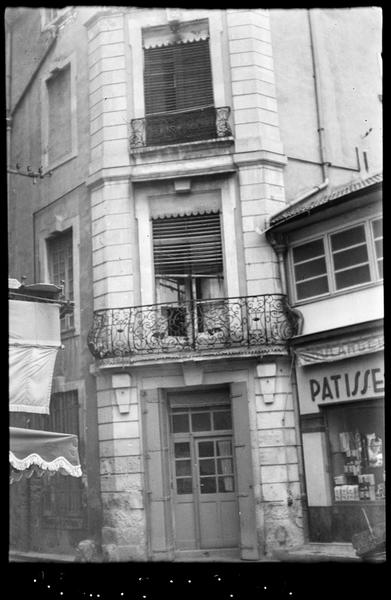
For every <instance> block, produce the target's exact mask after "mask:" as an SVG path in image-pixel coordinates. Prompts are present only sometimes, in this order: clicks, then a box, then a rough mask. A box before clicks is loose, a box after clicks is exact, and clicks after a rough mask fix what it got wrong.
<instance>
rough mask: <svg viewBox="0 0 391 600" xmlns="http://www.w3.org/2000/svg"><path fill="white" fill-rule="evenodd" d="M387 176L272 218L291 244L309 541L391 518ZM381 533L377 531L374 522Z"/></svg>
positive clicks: (340, 538)
mask: <svg viewBox="0 0 391 600" xmlns="http://www.w3.org/2000/svg"><path fill="white" fill-rule="evenodd" d="M381 191H382V176H381V175H374V176H370V177H368V178H367V179H361V180H359V181H357V182H353V183H351V184H349V185H347V186H346V185H345V186H339V187H337V188H335V189H334V190H331V191H329V192H323V193H322V192H321V193H318V194H317V195H316V196H315V197H312V198H310V199H308V201H303V202H302V203H299V204H298V205H297V206H296V207H295V206H292V207H290V208H288V209H286V210H284V211H282V212H280V213H279V214H278V215H275V216H274V217H273V219H272V221H271V223H272V225H271V227H270V229H269V231H268V235H269V236H272V237H273V236H274V238H275V239H277V238H278V243H280V244H281V243H284V245H285V249H286V272H287V279H288V289H289V296H290V298H291V302H292V304H293V305H294V306H295V307H297V308H298V309H299V310H300V311H301V312H302V315H303V329H302V331H301V334H300V335H297V336H295V338H294V340H292V350H293V353H294V355H295V362H296V376H297V396H298V401H299V412H300V430H301V435H302V442H303V454H304V467H305V480H306V493H307V503H308V517H309V519H308V525H309V539H310V540H311V541H312V542H350V541H351V540H352V538H353V536H354V534H355V533H358V532H360V531H365V530H367V528H368V525H367V522H366V518H365V516H364V515H363V511H365V513H366V515H367V518H368V520H369V523H370V524H371V527H373V528H376V527H379V528H383V529H384V523H385V454H384V391H385V388H384V333H383V317H384V309H383V283H382V282H383V247H382V236H383V233H382V221H383V219H382V212H381ZM374 530H375V531H376V529H374Z"/></svg>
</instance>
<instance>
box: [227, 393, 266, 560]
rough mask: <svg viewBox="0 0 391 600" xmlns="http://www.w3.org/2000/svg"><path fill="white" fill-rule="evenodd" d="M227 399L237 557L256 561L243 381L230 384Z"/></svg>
mask: <svg viewBox="0 0 391 600" xmlns="http://www.w3.org/2000/svg"><path fill="white" fill-rule="evenodd" d="M231 400H232V416H233V429H234V446H235V455H236V471H237V480H238V500H239V513H240V550H241V558H242V559H243V560H257V559H259V552H258V540H257V527H256V518H255V499H254V490H253V486H254V480H253V470H252V458H251V440H250V421H249V414H248V403H247V386H246V384H245V383H244V382H243V383H232V384H231Z"/></svg>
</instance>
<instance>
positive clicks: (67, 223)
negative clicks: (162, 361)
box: [9, 9, 100, 554]
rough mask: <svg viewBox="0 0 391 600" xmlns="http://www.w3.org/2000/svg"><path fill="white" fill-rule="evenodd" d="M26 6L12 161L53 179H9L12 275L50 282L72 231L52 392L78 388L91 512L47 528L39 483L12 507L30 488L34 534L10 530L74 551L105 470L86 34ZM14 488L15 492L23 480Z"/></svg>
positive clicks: (35, 543) (18, 44)
mask: <svg viewBox="0 0 391 600" xmlns="http://www.w3.org/2000/svg"><path fill="white" fill-rule="evenodd" d="M10 10H12V9H10ZM18 10H19V14H20V17H19V19H18V20H17V21H16V22H15V23H14V25H13V28H12V34H11V35H12V54H11V61H12V71H11V75H12V83H11V98H12V103H11V106H10V109H11V112H12V111H13V109H14V108H15V111H14V112H13V114H12V130H11V144H10V164H9V167H11V168H12V169H15V166H16V163H19V165H20V170H21V171H23V172H26V167H27V165H29V166H30V167H31V169H32V170H33V171H37V170H38V168H39V166H40V165H43V167H44V169H43V173H44V175H45V177H44V178H43V179H40V178H38V179H37V181H36V183H35V184H34V183H33V180H32V179H29V178H27V177H23V176H20V175H19V176H18V175H14V174H10V175H9V182H10V188H9V219H10V221H9V230H10V238H11V239H10V245H9V272H10V274H12V276H13V277H16V278H18V279H19V280H21V278H22V276H26V283H33V282H39V281H48V278H49V271H48V254H47V245H46V240H47V238H49V237H50V236H51V235H53V234H56V232H61V231H64V230H66V229H67V228H68V227H72V235H73V274H74V299H75V329H74V331H73V332H68V333H67V335H66V337H65V338H63V340H62V343H63V344H64V349H63V350H60V351H59V353H58V357H57V360H56V365H55V372H54V380H53V387H52V391H53V392H61V391H65V390H77V392H78V398H79V403H80V419H79V421H80V438H79V447H80V453H81V460H82V467H83V482H84V485H85V499H84V503H85V511H86V518H85V527H84V529H83V530H73V531H72V530H62V531H60V530H57V531H56V530H49V529H45V528H44V527H43V525H42V523H41V521H40V514H41V513H40V511H41V488H40V485H38V484H31V489H30V491H26V490H25V491H22V492H21V493H20V495H19V498H20V502H19V500H18V502H15V503H12V504H13V505H14V506H16V505H17V504H18V506H19V507H20V505H24V503H25V495H26V494H29V493H30V495H31V500H30V504H29V503H28V502H27V503H26V507H27V506H28V509H27V508H26V510H29V511H30V512H31V515H32V517H31V519H32V520H31V521H30V525H29V527H28V528H26V532H25V535H26V538H27V537H28V536H30V539H29V540H27V539H25V541H24V542H23V541H22V540H21V538H20V535H19V534H18V535H16V534H15V535H14V534H13V533H12V534H11V540H12V543H13V545H14V546H16V548H19V549H20V545H21V544H22V546H23V547H22V549H23V550H28V549H30V550H36V551H40V552H58V553H68V554H71V553H72V552H73V551H74V549H75V546H76V544H77V542H78V541H79V540H80V539H82V538H85V537H88V535H98V537H99V530H100V498H99V468H98V465H97V462H96V458H95V457H96V454H97V447H98V446H97V444H98V439H97V435H98V431H97V416H96V405H95V401H94V398H95V396H96V392H95V380H94V378H93V377H92V376H91V374H90V373H89V368H90V364H91V362H92V358H91V355H90V353H89V351H88V348H87V344H86V336H87V332H88V329H89V326H90V322H91V318H92V277H91V272H92V265H91V216H90V208H89V203H88V197H87V196H86V187H85V180H86V177H87V173H88V164H89V128H88V70H87V67H88V63H87V36H86V32H85V28H84V26H83V24H82V23H81V20H80V18H81V15H80V12H79V11H76V12H74V11H73V12H72V11H71V13H70V14H69V16H70V20H69V21H68V22H66V23H64V24H63V25H62V27H61V28H60V29H59V30H58V32H57V34H56V35H54V34H53V31H52V33H50V31H49V30H48V29H42V21H41V11H40V10H39V9H18ZM66 64H70V68H71V78H72V80H73V83H72V88H71V93H72V99H71V103H70V108H71V120H72V144H73V145H72V152H71V153H68V156H66V157H64V159H61V158H59V160H57V161H56V163H55V164H53V162H52V164H50V163H49V162H48V159H49V158H50V156H49V157H48V154H47V145H46V143H45V138H47V134H48V131H49V124H48V122H47V119H48V115H49V113H48V110H47V106H46V104H47V90H46V81H47V79H48V77H49V76H50V74H51V73H52V72H53V71H54V70H55V69H56V68H60V69H61V68H62V67H64V65H66ZM38 65H39V68H38V70H37V72H36V73H34V71H35V69H37V67H38ZM33 75H34V76H33ZM30 78H31V82H29V80H30ZM76 82H77V85H76ZM22 94H24V95H23V97H22ZM21 97H22V99H21V101H20V102H18V104H17V106H16V107H15V103H16V102H17V101H18V99H19V98H21ZM46 141H47V139H46ZM49 171H51V172H50V173H49ZM30 416H31V415H27V414H26V415H22V414H20V415H18V416H17V417H15V416H12V422H13V421H14V420H15V419H16V421H17V423H16V421H15V424H17V425H19V426H22V427H23V426H28V423H29V418H30ZM30 426H31V425H30ZM87 428H88V438H87ZM38 483H39V482H38ZM16 486H19V487H20V484H16ZM12 493H13V494H16V491H15V486H14V490H13V492H12ZM23 518H24V517H23V515H21V514H18V515H16V514H15V515H14V517H13V519H12V521H13V523H16V522H20V519H23ZM12 527H13V525H12ZM29 528H30V529H29Z"/></svg>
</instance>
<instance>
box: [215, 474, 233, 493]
mask: <svg viewBox="0 0 391 600" xmlns="http://www.w3.org/2000/svg"><path fill="white" fill-rule="evenodd" d="M218 481H219V492H223V493H224V492H233V491H234V478H233V477H219V478H218Z"/></svg>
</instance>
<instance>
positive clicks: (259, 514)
mask: <svg viewBox="0 0 391 600" xmlns="http://www.w3.org/2000/svg"><path fill="white" fill-rule="evenodd" d="M9 14H10V18H9V24H8V29H7V31H8V35H7V43H8V53H7V56H8V62H9V75H10V77H9V85H8V99H9V101H8V117H9V121H8V123H9V146H8V150H9V171H10V174H9V206H10V214H11V219H10V242H9V243H10V257H11V261H10V262H11V266H12V270H13V274H14V276H17V277H21V276H22V275H24V276H26V277H28V278H31V279H33V278H34V280H36V281H38V280H45V279H48V278H49V276H50V277H51V280H52V281H53V283H56V282H58V281H63V282H64V283H63V285H64V286H65V288H66V290H65V291H67V290H68V296H69V297H70V299H72V300H73V301H74V302H75V310H74V314H73V315H72V316H69V315H68V317H67V320H66V321H64V323H63V344H64V350H63V353H62V355H61V360H59V361H58V364H57V367H56V368H57V371H56V374H55V375H56V377H55V379H54V388H53V391H54V394H56V393H60V394H67V393H71V394H75V393H76V396H75V398H76V400H75V402H76V406H77V407H78V409H77V410H78V411H79V417H80V420H79V427H78V429H79V435H80V440H81V458H82V462H83V460H84V461H85V462H84V466H85V476H84V481H83V490H84V492H83V493H84V498H85V499H84V507H85V508H84V509H83V510H84V512H83V515H84V516H83V518H84V519H85V521H84V522H83V525H82V526H81V522H80V521H79V523H77V522H76V521H75V522H74V528H73V529H70V527H69V523H70V522H71V521H69V520H68V521H67V519H63V521H62V522H61V523H58V522H57V524H56V523H55V519H54V522H53V529H52V530H49V529H47V530H46V529H45V527H44V521H43V519H42V517H41V516H40V513H39V510H40V509H39V500H37V501H36V502H35V504H34V506H36V515H37V516H36V518H35V521H34V523H36V526H37V531H38V529H39V531H40V541H39V544H38V542H37V541H33V542H31V541H30V549H34V548H35V549H36V546H37V544H38V545H39V550H41V551H45V548H46V549H48V548H49V549H50V548H51V550H52V551H53V548H55V547H56V548H57V549H58V551H59V552H62V553H64V552H65V550H64V548H65V547H66V548H71V547H72V544H73V545H74V544H75V543H77V541H79V540H80V539H83V537H84V538H85V537H94V538H95V539H96V540H97V542H98V543H99V544H100V546H101V548H102V549H103V552H104V553H105V556H106V559H107V560H175V559H177V560H181V559H183V558H185V557H190V558H197V557H204V558H205V557H206V558H208V557H213V556H223V555H224V556H231V557H232V558H234V559H240V558H241V559H246V560H260V559H265V558H266V559H267V558H270V557H271V556H272V554H273V551H274V550H275V549H276V548H285V547H291V546H295V545H299V544H301V543H303V541H304V540H305V539H306V523H307V519H306V518H304V517H303V514H304V512H305V509H306V498H305V495H304V490H305V478H304V470H303V460H302V446H301V438H300V434H299V432H300V430H299V425H300V417H299V409H298V405H297V402H296V401H295V400H294V397H293V393H294V377H293V373H294V370H293V364H292V357H291V351H290V341H291V340H292V339H293V337H294V336H295V335H296V334H298V333H299V332H300V329H299V328H300V324H301V315H300V314H299V313H298V312H297V310H294V309H293V310H292V308H291V305H290V303H289V302H288V300H287V288H286V285H285V275H284V271H283V269H282V264H283V250H281V251H280V249H279V246H278V245H276V244H275V243H273V244H271V243H270V241H269V240H268V239H267V237H266V235H265V231H266V229H267V228H268V225H269V221H270V219H271V218H272V217H273V215H274V214H275V213H279V212H281V211H282V210H284V209H285V208H286V206H287V205H288V204H291V203H292V202H295V201H296V200H297V199H298V197H299V196H302V195H304V194H307V193H311V192H312V191H313V190H314V186H317V188H316V189H318V188H326V187H327V186H328V185H336V184H339V183H345V182H350V181H351V180H352V179H353V178H354V177H357V176H358V175H361V174H363V175H367V170H370V169H373V168H375V167H376V168H377V167H378V165H379V161H380V149H379V136H380V115H381V98H379V95H380V94H381V88H380V71H379V64H378V53H379V52H380V50H379V48H378V47H377V45H376V44H379V43H380V42H379V41H378V40H379V39H380V34H379V30H380V16H379V12H378V11H377V10H376V9H366V10H361V9H357V10H353V11H351V10H347V11H344V10H342V11H339V10H335V9H334V10H329V11H327V10H325V11H306V10H295V11H291V10H289V11H278V10H272V11H268V10H265V9H256V10H255V9H252V10H240V9H235V10H231V9H225V10H213V11H210V10H209V11H208V10H202V9H197V10H186V9H146V8H131V7H130V8H129V7H126V8H125V7H124V8H116V9H114V8H110V9H109V8H104V7H68V8H65V9H60V10H58V9H45V10H42V11H40V10H37V9H17V10H16V12H15V10H10V11H9ZM26 28H28V29H26ZM366 28H370V29H371V31H372V32H373V34H374V40H376V42H374V47H373V49H372V51H371V52H367V53H365V52H363V46H362V42H361V39H360V37H359V36H358V34H359V33H363V32H364V31H365V29H366ZM27 31H29V33H30V35H28V36H26V32H27ZM345 31H348V32H349V35H346V36H345V35H343V33H344V32H345ZM330 36H333V39H334V41H335V44H326V42H327V41H328V40H329V39H330ZM26 44H27V46H28V48H29V49H30V52H29V53H26V52H23V50H24V48H25V47H26V46H25V45H26ZM341 45H343V49H344V51H345V54H344V57H346V62H345V58H344V60H343V61H341V62H338V61H337V57H339V56H340V52H341V48H340V46H341ZM11 50H12V51H11ZM33 56H35V60H32V58H31V57H33ZM19 59H20V64H19ZM15 65H18V70H17V73H16V72H15V68H16V67H15ZM343 81H344V82H345V84H344V85H342V84H341V82H343ZM368 89H370V90H371V92H370V93H369V92H368V91H367V90H368ZM352 106H354V110H353V109H352V108H351V107H352ZM347 107H350V108H347ZM26 131H27V132H28V135H26ZM326 134H327V135H326ZM38 163H39V165H40V166H42V169H41V171H38V170H37V169H38ZM17 165H19V167H18V166H17ZM23 165H31V166H33V171H34V172H37V180H36V184H35V185H34V183H33V181H32V179H31V177H30V179H29V178H27V177H22V176H21V175H20V170H21V166H22V168H23ZM35 165H37V166H36V167H35ZM34 169H35V170H34ZM15 171H17V173H15ZM30 174H31V173H30ZM21 232H23V236H22V238H21ZM22 269H23V273H22V272H21V270H22ZM305 319H306V316H305V315H304V321H305ZM56 386H57V387H56ZM64 403H65V404H64V407H63V410H67V409H66V407H68V406H70V404H69V405H68V404H67V400H66V399H65V400H64ZM71 433H73V432H71ZM37 495H38V496H39V491H38V492H37ZM82 505H83V502H82ZM68 508H69V507H68ZM68 516H69V515H68ZM61 527H62V529H61ZM59 530H61V534H59V533H58V532H59ZM53 532H56V533H53ZM56 536H57V537H56ZM31 537H32V539H33V540H34V539H36V538H34V536H33V535H32V536H30V538H31ZM54 538H55V541H54V542H53V539H54ZM64 540H65V541H64ZM31 544H32V546H31ZM34 544H35V546H34Z"/></svg>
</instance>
